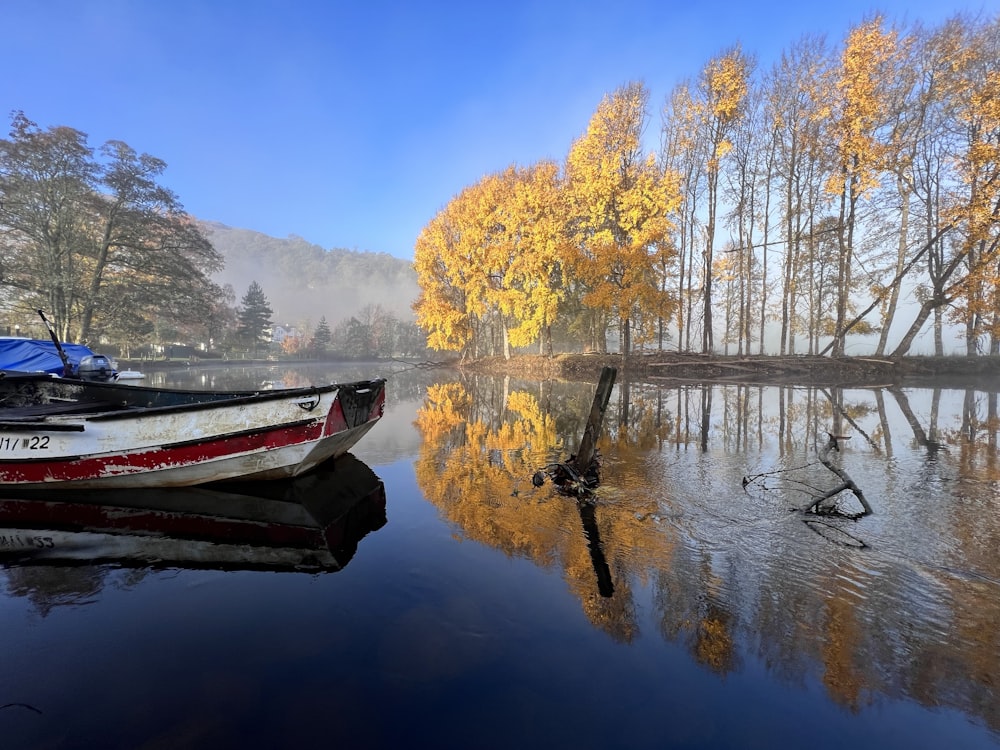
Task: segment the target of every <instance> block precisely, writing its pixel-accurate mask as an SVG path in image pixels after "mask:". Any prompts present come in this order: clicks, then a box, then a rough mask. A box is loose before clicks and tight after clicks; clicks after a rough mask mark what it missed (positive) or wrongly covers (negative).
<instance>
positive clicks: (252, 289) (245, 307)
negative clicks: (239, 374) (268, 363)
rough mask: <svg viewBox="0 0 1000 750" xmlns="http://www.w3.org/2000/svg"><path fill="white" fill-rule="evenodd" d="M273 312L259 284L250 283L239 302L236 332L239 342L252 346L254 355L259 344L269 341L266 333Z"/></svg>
mask: <svg viewBox="0 0 1000 750" xmlns="http://www.w3.org/2000/svg"><path fill="white" fill-rule="evenodd" d="M273 312H274V311H273V310H272V309H271V305H270V303H269V302H268V301H267V297H266V296H265V295H264V290H263V289H262V288H261V286H260V284H258V283H257V282H256V281H253V282H251V283H250V286H249V288H248V289H247V293H246V294H244V295H243V299H241V300H240V310H239V312H238V313H237V317H238V318H239V328H238V329H237V332H238V335H239V337H240V339H241V340H243V341H246V342H248V343H250V344H252V346H253V351H254V354H256V353H257V347H258V345H259V344H262V343H264V344H266V343H267V342H268V340H269V338H268V333H269V331H270V328H271V314H272V313H273Z"/></svg>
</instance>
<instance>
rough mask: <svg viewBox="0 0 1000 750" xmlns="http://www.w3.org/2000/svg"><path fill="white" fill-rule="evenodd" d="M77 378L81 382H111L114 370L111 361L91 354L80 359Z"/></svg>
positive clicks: (99, 355)
mask: <svg viewBox="0 0 1000 750" xmlns="http://www.w3.org/2000/svg"><path fill="white" fill-rule="evenodd" d="M77 377H79V378H80V379H81V380H101V381H104V380H113V379H114V377H115V369H114V367H112V366H111V360H110V359H108V358H107V357H105V356H104V355H103V354H92V355H87V356H85V357H81V358H80V364H79V366H78V367H77Z"/></svg>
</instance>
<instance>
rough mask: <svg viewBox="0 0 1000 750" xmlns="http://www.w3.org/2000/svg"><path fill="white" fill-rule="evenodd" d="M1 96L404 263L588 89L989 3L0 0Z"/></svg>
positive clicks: (211, 206) (216, 200)
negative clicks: (439, 223) (736, 51)
mask: <svg viewBox="0 0 1000 750" xmlns="http://www.w3.org/2000/svg"><path fill="white" fill-rule="evenodd" d="M3 6H4V7H3V13H2V19H3V27H4V43H3V44H2V45H0V76H2V79H0V80H2V83H0V105H2V106H3V110H4V112H3V114H4V116H5V118H6V119H5V121H4V124H3V132H4V133H6V132H7V130H8V125H9V118H7V117H6V116H7V115H8V114H9V113H10V112H11V111H13V110H22V111H23V112H24V113H25V115H27V117H28V118H29V119H31V120H33V121H35V122H36V123H38V124H39V125H40V126H41V127H43V128H45V127H49V126H52V125H68V126H70V127H74V128H77V129H78V130H81V131H83V132H85V133H87V135H88V138H89V142H90V144H91V145H92V146H94V147H98V146H100V145H101V144H102V143H104V142H105V141H107V140H111V139H116V140H122V141H124V142H126V143H128V144H129V145H130V146H132V147H133V148H134V149H136V150H137V151H139V152H145V153H149V154H151V155H153V156H156V157H158V158H160V159H163V160H164V161H165V162H166V163H167V170H166V172H165V174H164V176H163V179H162V182H163V184H165V185H166V186H167V187H169V188H170V189H172V190H173V191H174V192H175V193H177V195H178V197H179V198H180V201H181V203H183V205H184V207H185V208H186V209H187V211H188V212H189V213H191V214H193V215H194V216H196V217H198V218H200V219H206V220H212V221H219V222H222V223H224V224H228V225H229V226H233V227H240V228H245V229H253V230H256V231H259V232H263V233H265V234H269V235H272V236H275V237H286V236H288V235H298V236H300V237H302V238H304V239H306V240H307V241H309V242H313V243H315V244H317V245H320V246H322V247H324V248H331V247H339V248H346V249H349V250H370V251H375V252H387V253H390V254H392V255H396V256H398V257H401V258H412V257H413V244H414V241H415V240H416V238H417V235H418V234H419V233H420V230H421V229H422V228H423V226H424V225H425V224H427V222H429V221H430V220H431V219H432V218H433V217H434V215H435V214H436V213H437V212H438V211H439V210H440V209H441V208H442V207H443V206H445V205H446V204H447V203H448V201H449V200H450V199H451V198H452V197H454V196H455V195H457V194H458V193H459V192H460V191H461V190H462V189H463V188H464V187H466V186H468V185H471V184H473V183H475V182H476V181H477V180H479V179H480V178H481V177H482V176H483V175H486V174H489V173H491V172H496V171H499V170H501V169H503V168H504V167H506V166H508V165H510V164H514V163H516V164H521V165H527V164H531V163H533V162H536V161H538V160H540V159H554V160H557V161H562V159H563V158H564V157H565V155H566V153H567V152H568V150H569V147H570V145H571V144H572V142H573V140H574V139H575V138H577V137H578V136H579V135H581V134H582V133H583V132H584V131H585V130H586V127H587V123H588V121H589V119H590V117H591V115H592V114H593V112H594V110H595V109H596V108H597V106H598V104H599V103H600V101H601V98H602V97H603V96H604V95H605V94H608V93H610V92H612V91H614V90H615V89H616V88H617V87H619V86H621V85H622V84H624V83H627V82H629V81H633V80H639V81H643V82H644V83H645V84H646V85H647V87H648V88H649V90H650V94H651V97H650V98H651V105H652V108H653V110H654V111H653V112H652V119H651V121H650V129H651V130H653V131H656V130H658V128H659V115H658V110H659V109H660V108H661V107H662V104H663V102H664V100H665V99H666V97H667V95H668V94H669V92H670V90H671V89H672V88H673V87H674V86H675V85H676V84H677V83H679V82H681V81H683V80H685V79H693V78H695V77H697V75H698V73H699V71H700V70H701V68H702V67H703V66H704V64H705V63H706V62H707V61H708V60H709V59H711V58H712V57H713V56H716V55H718V54H719V53H720V52H722V51H724V50H726V49H728V48H730V47H731V46H733V45H734V44H740V45H742V47H743V49H744V50H745V51H746V52H748V53H750V54H753V55H756V56H757V58H758V60H759V63H760V65H762V66H764V67H767V66H769V65H770V63H771V62H772V61H773V60H775V59H776V57H777V56H778V55H780V53H781V52H782V51H783V50H786V49H788V48H789V47H790V45H791V44H792V43H794V42H795V41H797V40H799V39H800V38H802V37H803V36H806V35H809V36H812V35H817V34H821V35H825V36H826V37H827V39H828V40H829V41H830V42H831V43H839V42H840V41H841V40H842V39H843V37H844V35H845V32H846V31H847V29H848V28H850V27H851V26H853V25H856V24H858V23H860V22H861V21H863V20H865V19H866V18H868V17H869V16H870V15H871V14H872V13H873V12H875V11H881V12H882V13H883V14H884V15H885V16H886V17H887V18H888V19H889V20H890V21H898V22H901V23H907V22H910V21H916V20H919V21H921V22H923V23H924V24H927V25H931V26H936V25H938V24H940V23H941V21H943V20H944V19H946V18H947V17H949V16H951V15H954V14H955V13H958V12H967V13H980V12H982V13H986V14H990V15H992V14H995V13H997V12H998V9H1000V0H983V1H982V2H975V3H971V4H961V3H959V2H953V1H952V0H885V1H884V2H882V3H880V4H874V3H870V2H866V1H862V2H859V1H857V0H837V2H821V3H814V2H809V1H808V0H802V1H800V2H797V3H790V2H780V3H754V2H738V1H736V0H718V1H714V0H700V1H699V0H688V1H687V2H675V0H663V1H662V2H655V1H653V0H648V1H647V0H616V1H615V2H610V1H609V2H591V0H553V1H552V2H527V1H522V0H510V1H508V2H503V3H500V2H455V1H454V0H447V1H445V0H440V1H425V2H420V1H419V0H412V1H411V2H403V1H401V0H400V1H397V2H390V1H387V0H353V2H345V1H342V0H330V1H328V2H320V1H319V0H314V1H310V2H306V1H304V0H300V1H296V0H170V1H169V2H167V1H163V2H157V1H156V0H36V1H35V2H26V1H24V0H22V1H21V2H16V3H15V2H12V0H7V2H5V3H3Z"/></svg>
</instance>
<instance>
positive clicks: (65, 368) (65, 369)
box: [38, 310, 73, 378]
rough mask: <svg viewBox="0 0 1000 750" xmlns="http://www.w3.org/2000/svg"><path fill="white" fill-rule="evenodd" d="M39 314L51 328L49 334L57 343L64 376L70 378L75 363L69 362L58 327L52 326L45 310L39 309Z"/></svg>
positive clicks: (54, 342)
mask: <svg viewBox="0 0 1000 750" xmlns="http://www.w3.org/2000/svg"><path fill="white" fill-rule="evenodd" d="M38 314H39V315H41V316H42V322H43V323H45V327H46V328H48V329H49V336H51V337H52V343H53V344H55V345H56V351H58V352H59V359H61V360H62V363H63V377H64V378H68V377H70V376H71V375H72V374H73V365H71V364H70V362H69V357H67V356H66V352H65V351H63V348H62V344H60V343H59V337H58V336H56V329H55V328H53V327H52V324H51V323H50V322H49V319H48V318H46V317H45V311H44V310H39V311H38Z"/></svg>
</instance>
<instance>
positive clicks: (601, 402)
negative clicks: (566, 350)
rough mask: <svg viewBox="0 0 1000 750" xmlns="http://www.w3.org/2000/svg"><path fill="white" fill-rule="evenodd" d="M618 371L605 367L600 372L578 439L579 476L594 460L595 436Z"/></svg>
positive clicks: (602, 420)
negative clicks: (588, 415)
mask: <svg viewBox="0 0 1000 750" xmlns="http://www.w3.org/2000/svg"><path fill="white" fill-rule="evenodd" d="M617 374H618V370H617V369H615V368H614V367H605V368H604V369H602V370H601V379H600V381H598V383H597V390H596V391H595V392H594V403H593V405H592V406H591V407H590V417H588V418H587V427H586V429H584V431H583V437H581V438H580V447H579V449H578V450H577V451H576V466H577V468H578V469H579V471H580V473H581V474H584V473H586V471H587V469H588V467H589V466H590V464H591V462H592V461H593V460H594V453H595V452H596V449H597V436H598V435H599V434H600V432H601V423H602V422H604V412H605V410H607V408H608V401H609V400H610V398H611V389H612V388H614V385H615V376H616V375H617Z"/></svg>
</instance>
